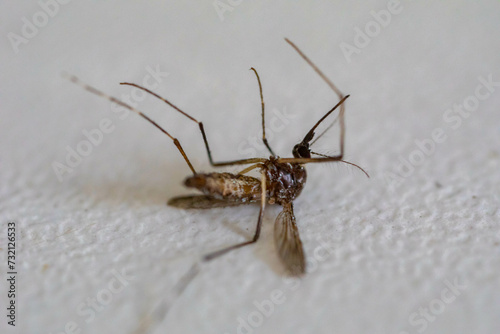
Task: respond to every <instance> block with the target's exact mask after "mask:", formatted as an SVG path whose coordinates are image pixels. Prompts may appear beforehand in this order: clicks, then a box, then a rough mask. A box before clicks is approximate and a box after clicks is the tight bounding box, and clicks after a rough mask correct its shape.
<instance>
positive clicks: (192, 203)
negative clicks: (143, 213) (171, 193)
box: [167, 195, 247, 209]
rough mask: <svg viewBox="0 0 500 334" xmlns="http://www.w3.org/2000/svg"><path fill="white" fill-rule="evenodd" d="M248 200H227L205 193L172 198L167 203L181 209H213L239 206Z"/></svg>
mask: <svg viewBox="0 0 500 334" xmlns="http://www.w3.org/2000/svg"><path fill="white" fill-rule="evenodd" d="M242 204H247V202H238V201H225V200H221V199H217V198H213V197H210V196H205V195H191V196H179V197H174V198H171V199H170V200H169V201H168V202H167V205H170V206H175V207H176V208H180V209H212V208H225V207H228V206H238V205H242Z"/></svg>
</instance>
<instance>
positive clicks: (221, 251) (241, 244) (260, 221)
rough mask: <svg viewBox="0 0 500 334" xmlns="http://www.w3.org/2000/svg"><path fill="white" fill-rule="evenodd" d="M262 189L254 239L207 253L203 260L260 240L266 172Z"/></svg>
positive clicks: (211, 258)
mask: <svg viewBox="0 0 500 334" xmlns="http://www.w3.org/2000/svg"><path fill="white" fill-rule="evenodd" d="M261 189H262V198H261V202H260V212H259V219H258V220H257V227H256V229H255V234H254V236H253V239H252V240H250V241H245V242H242V243H239V244H236V245H233V246H230V247H227V248H224V249H221V250H219V251H216V252H213V253H210V254H207V255H205V256H203V261H210V260H213V259H215V258H217V257H219V256H221V255H223V254H226V253H227V252H230V251H232V250H234V249H237V248H240V247H243V246H247V245H251V244H253V243H255V242H257V240H259V236H260V230H261V228H262V220H263V218H264V209H265V208H266V175H265V174H264V173H262V174H261Z"/></svg>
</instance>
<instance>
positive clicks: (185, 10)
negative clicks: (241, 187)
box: [0, 1, 500, 334]
mask: <svg viewBox="0 0 500 334" xmlns="http://www.w3.org/2000/svg"><path fill="white" fill-rule="evenodd" d="M221 2H222V3H224V4H226V6H229V7H226V8H230V9H231V10H228V11H226V12H224V13H222V17H223V18H224V20H222V21H221V19H220V17H219V15H218V13H217V10H216V9H215V7H214V4H213V3H212V2H210V1H208V2H184V1H183V2H181V1H175V2H162V3H145V2H135V1H106V2H104V3H101V2H91V3H88V2H78V1H74V2H70V3H68V4H64V5H62V4H61V5H60V6H59V9H58V12H57V13H55V14H54V16H53V17H50V18H49V19H48V23H47V24H46V25H45V26H43V27H41V28H39V31H38V32H37V33H36V35H35V36H34V37H32V38H29V39H27V43H25V44H20V45H19V50H18V53H15V50H14V49H13V47H12V45H11V43H10V42H9V37H8V36H9V35H8V34H9V33H11V32H12V33H15V34H18V35H20V34H22V27H23V24H24V23H23V22H24V21H23V17H26V19H27V20H28V21H32V19H33V15H35V14H36V13H38V12H40V11H41V10H42V9H41V7H40V4H38V3H36V2H27V1H24V2H16V4H15V5H13V4H7V3H3V4H2V5H0V6H1V8H0V13H1V14H0V15H1V20H0V21H1V22H2V28H1V30H2V36H3V38H2V39H1V42H0V43H1V47H0V52H1V55H2V57H1V59H2V62H1V63H0V64H1V65H0V66H1V73H2V75H1V80H0V85H1V86H0V96H1V107H0V110H1V111H0V112H1V117H0V127H1V128H0V131H1V134H2V140H1V142H0V152H1V154H0V166H1V167H0V168H1V169H0V171H1V172H0V178H1V182H0V198H1V199H0V203H1V204H0V212H1V218H2V219H1V221H2V230H1V232H0V241H1V246H0V248H2V250H1V252H0V254H1V256H0V259H1V263H0V268H1V271H2V273H4V272H5V271H6V270H5V269H6V264H5V263H6V255H7V254H6V233H7V232H6V224H7V222H9V221H14V222H16V224H17V231H18V234H17V263H18V273H19V274H18V278H17V290H18V296H17V298H16V301H17V306H18V310H17V311H18V313H17V326H16V327H15V328H12V327H11V326H8V325H7V324H6V317H5V315H4V313H6V311H5V303H4V302H6V301H7V298H6V289H7V286H6V281H5V279H4V278H2V280H1V283H0V289H1V293H0V294H1V297H0V300H1V301H2V303H1V309H2V310H3V311H2V316H1V319H2V320H1V322H0V332H2V333H62V332H66V333H69V332H71V326H73V323H74V324H76V326H78V327H77V330H76V331H75V332H78V330H80V332H81V333H333V332H334V333H384V334H386V333H398V334H399V333H421V332H423V333H476V334H483V333H498V332H499V331H500V318H499V317H498V315H499V314H500V289H499V288H500V286H499V285H500V284H499V283H500V275H499V268H500V226H499V224H500V219H499V218H500V211H499V206H498V204H499V189H500V177H499V175H500V174H499V167H500V151H499V142H500V116H499V112H500V110H499V105H500V87H499V86H498V84H497V86H493V87H490V89H491V90H488V88H487V87H486V86H484V85H483V86H482V88H479V89H478V88H477V87H478V86H480V85H482V83H481V80H488V77H490V76H491V78H492V80H493V81H494V82H499V81H500V68H499V63H498V60H499V54H500V40H499V39H498V31H500V20H499V19H498V18H499V13H500V3H499V2H498V1H476V2H470V1H441V2H439V3H436V2H433V1H401V3H400V7H398V8H399V10H400V12H399V14H397V15H391V22H390V23H388V24H387V25H386V26H381V25H380V24H379V27H380V31H379V32H378V33H376V32H377V30H376V24H375V23H373V22H377V21H376V20H375V18H374V16H373V14H372V13H371V11H374V12H375V13H378V12H379V11H381V10H387V8H388V7H387V6H388V2H386V1H368V2H363V3H361V2H360V3H358V2H353V1H341V2H337V1H336V2H331V1H320V2H314V4H310V3H309V2H306V1H303V2H295V1H294V2H285V1H279V2H276V3H274V4H268V3H267V2H264V1H258V2H247V1H243V2H237V1H232V2H231V1H221ZM219 6H220V4H219ZM367 25H368V27H371V29H375V30H373V31H372V32H371V33H372V35H373V37H370V41H369V42H368V43H365V44H367V45H365V46H364V47H361V48H358V50H357V53H353V54H352V55H351V56H350V57H349V60H350V61H348V59H347V58H346V57H345V55H344V53H343V51H342V48H341V44H342V43H346V44H349V45H351V46H355V39H356V35H357V34H358V32H357V31H358V30H357V29H360V30H362V31H364V30H365V28H366V27H367ZM284 37H288V38H290V39H291V40H292V41H294V42H295V43H296V44H297V45H298V46H299V47H301V48H302V50H303V51H304V52H305V53H306V54H307V55H308V56H309V57H310V58H311V59H313V60H314V61H315V63H316V64H317V65H318V66H319V67H320V68H321V69H322V70H323V71H324V72H325V74H326V75H327V76H328V77H329V78H331V79H332V80H333V81H334V82H335V83H336V84H337V85H338V87H339V88H340V89H341V90H342V91H343V92H344V93H346V94H347V93H348V94H351V97H350V98H349V100H348V101H347V104H346V106H347V116H346V117H347V120H346V122H347V138H346V139H347V144H346V159H347V160H349V161H352V162H354V163H357V164H359V165H361V166H363V167H364V168H366V169H367V171H368V172H369V173H370V175H371V178H370V179H367V178H366V177H364V175H363V174H362V173H361V172H359V171H358V170H356V169H354V168H351V167H349V166H347V165H339V164H328V165H322V166H320V165H315V166H308V167H307V170H308V173H309V174H308V175H309V179H308V183H307V185H306V188H305V190H304V192H303V193H302V195H301V196H300V197H299V199H297V200H296V202H295V213H296V216H297V223H298V226H299V229H300V234H301V237H302V241H303V243H304V247H305V251H306V254H307V256H308V259H309V273H308V274H307V275H306V276H305V277H304V278H303V279H302V280H301V281H299V282H296V281H290V280H284V279H283V268H282V266H281V264H280V263H279V260H278V257H277V255H276V252H275V249H274V245H273V238H272V230H273V225H272V224H273V222H274V219H275V217H276V216H277V214H278V213H279V211H280V209H279V208H278V207H270V208H269V209H268V210H267V211H266V214H265V220H264V226H263V231H262V232H263V233H262V238H261V239H260V240H259V242H258V243H257V244H256V245H254V246H251V247H247V248H244V249H240V250H238V251H234V252H232V253H230V254H228V255H226V256H224V257H222V258H220V259H218V260H217V261H214V262H213V263H210V264H209V265H204V266H202V268H201V270H200V273H199V274H198V275H197V276H196V277H195V278H194V279H193V281H192V282H191V283H190V284H189V286H188V287H187V288H186V290H185V291H184V293H183V294H182V295H181V296H180V297H179V298H177V299H176V300H175V301H172V298H171V296H172V294H173V293H172V289H173V288H174V286H175V284H176V282H178V281H179V279H180V278H181V277H182V276H183V275H184V274H185V273H186V272H187V271H188V270H189V268H190V266H191V265H192V264H193V263H194V262H195V261H196V260H197V259H198V258H199V256H201V255H202V254H204V253H206V252H209V251H214V250H217V249H220V248H222V247H224V246H228V245H231V244H234V243H237V242H241V241H244V240H247V239H249V238H251V237H252V235H253V232H254V228H255V223H256V220H257V214H258V208H257V207H254V206H247V207H241V208H228V209H215V210H209V211H197V212H187V211H182V210H178V209H175V208H170V207H167V206H166V205H165V203H166V201H167V200H168V199H169V198H171V197H173V196H176V195H181V194H188V193H190V192H189V191H188V190H186V189H184V187H183V186H182V182H183V179H184V177H186V176H188V175H189V174H190V172H189V169H188V168H187V166H186V164H185V163H184V161H183V160H182V157H181V156H180V154H179V153H178V152H177V151H176V149H175V147H174V145H173V144H172V143H171V141H170V139H169V138H167V137H166V136H165V135H163V134H162V133H161V132H159V131H157V130H156V129H155V128H154V127H152V126H151V125H150V124H148V123H147V122H145V121H144V120H143V119H141V118H139V117H137V116H136V115H134V114H130V115H128V116H126V115H124V114H121V113H120V112H116V110H114V109H112V107H111V105H110V103H109V102H107V101H105V100H103V99H100V98H98V97H95V96H93V95H91V94H89V93H88V92H86V91H84V90H82V89H80V88H79V87H78V86H75V85H73V84H71V83H70V82H68V81H67V80H65V79H63V78H62V77H61V72H62V71H66V72H69V73H72V74H75V75H77V76H78V77H80V78H81V79H82V80H84V81H86V82H88V83H90V84H92V85H94V86H96V87H97V88H99V89H102V90H103V91H105V92H107V93H109V94H112V95H114V96H117V97H121V96H122V95H123V94H130V92H131V89H130V88H129V87H120V86H118V83H119V82H122V81H129V82H135V83H139V84H142V83H143V80H145V78H147V76H148V74H149V72H150V71H151V69H155V68H159V69H160V71H161V72H165V73H168V76H166V75H165V76H160V77H159V79H160V80H161V82H160V83H159V84H157V87H156V88H155V89H154V90H155V91H156V92H158V93H159V94H161V95H162V96H165V97H167V98H169V99H171V101H172V102H173V103H174V104H176V105H178V106H179V107H181V108H183V109H185V110H186V111H187V112H190V113H191V114H192V115H193V116H194V117H196V118H198V119H200V120H203V121H204V124H205V128H206V130H207V134H208V137H209V140H210V142H211V145H212V150H213V154H214V158H215V159H216V160H226V159H240V158H244V157H247V156H248V155H251V154H252V153H255V154H257V155H259V156H266V152H265V151H264V150H262V149H260V148H259V149H256V148H254V145H255V144H254V141H255V142H257V143H258V144H259V145H260V141H259V137H260V131H261V130H260V102H259V96H258V90H257V83H256V80H255V77H254V76H253V73H252V72H250V71H249V70H248V69H249V68H250V67H252V66H253V67H255V68H256V69H257V70H258V71H259V74H260V77H261V80H262V84H263V88H264V96H265V99H266V107H267V112H268V114H267V116H268V119H267V120H268V128H271V127H272V130H268V131H269V133H270V135H269V139H270V142H271V145H272V146H273V148H274V149H275V150H276V151H277V153H278V154H279V155H280V156H289V155H290V154H291V148H292V147H293V145H294V144H295V143H297V142H298V141H299V140H300V139H301V138H302V137H303V135H304V134H305V133H306V132H307V130H308V129H309V128H310V126H311V125H312V124H313V123H314V121H315V120H317V119H319V118H320V117H321V115H322V114H323V113H324V112H325V111H327V110H328V109H329V108H330V107H331V106H333V105H334V104H335V103H336V102H337V98H336V96H335V95H334V94H333V93H332V92H331V91H330V90H329V88H328V87H327V86H326V85H325V84H324V82H322V81H321V79H320V78H319V77H318V76H317V75H316V74H315V73H314V72H313V71H312V70H311V69H310V68H309V67H308V66H307V64H306V63H305V62H304V61H303V60H302V59H301V58H300V57H299V56H298V55H297V54H296V53H295V52H294V51H293V49H292V48H291V47H290V46H289V45H287V44H286V43H285V42H284V40H283V38H284ZM358 42H359V40H358ZM365 42H366V41H365ZM346 44H344V47H345V45H346ZM148 68H149V70H148ZM147 80H149V82H150V83H154V82H155V79H154V78H152V77H149V79H147ZM156 83H158V80H156ZM476 94H480V95H481V96H483V98H481V99H476V100H477V101H478V106H477V107H476V108H472V109H473V111H471V112H467V110H465V109H464V110H465V111H464V115H465V114H466V113H467V114H468V116H467V117H465V116H461V115H460V114H458V113H454V112H453V111H452V112H449V111H447V110H448V109H449V108H453V106H454V104H457V105H460V104H464V103H473V102H474V98H472V97H473V96H476ZM485 95H488V96H487V97H485ZM137 97H139V98H141V96H136V97H135V98H134V97H132V99H133V100H132V101H133V102H137V106H138V108H139V109H141V110H143V111H144V112H146V113H147V114H148V115H149V116H151V117H152V118H153V119H155V120H157V121H158V122H159V123H160V124H161V125H162V126H164V127H165V128H166V129H167V130H168V131H171V132H172V134H173V135H175V136H177V137H178V138H179V140H180V141H181V143H182V145H183V147H184V149H185V150H186V152H187V154H188V155H189V156H190V158H191V159H192V162H193V164H194V166H195V167H196V168H197V169H198V170H200V171H209V170H212V169H211V168H210V166H209V164H208V162H207V159H206V155H205V152H204V147H203V144H202V141H201V136H200V134H199V133H198V129H197V126H196V124H194V123H192V122H190V121H189V120H187V119H186V118H184V117H182V116H181V115H178V114H176V113H175V112H174V111H173V110H172V109H170V108H169V107H168V106H166V105H164V104H163V103H161V102H160V101H157V100H155V99H154V98H152V97H148V98H146V99H144V100H142V101H140V102H138V101H137ZM134 99H135V100H134ZM472 107H474V106H472ZM286 115H288V116H286ZM103 119H109V122H111V125H109V124H108V127H109V126H111V127H112V129H113V130H112V131H111V132H110V133H107V134H104V135H103V138H102V141H101V143H100V144H99V145H97V146H93V147H92V152H91V153H90V154H89V155H88V156H86V157H83V158H82V161H81V163H80V164H79V165H78V166H76V167H75V168H73V171H72V173H70V174H64V175H63V177H62V182H60V181H59V180H58V178H57V176H56V174H55V173H54V171H53V163H54V161H55V162H60V163H65V159H66V155H67V154H68V153H67V152H68V151H67V150H68V147H69V148H70V149H75V150H76V149H77V147H78V145H81V142H82V141H83V140H85V136H84V135H83V133H82V131H84V130H87V131H91V130H92V129H95V128H98V127H99V126H100V124H101V122H102V120H103ZM104 122H106V121H104ZM459 123H460V124H459ZM436 128H438V129H442V133H441V132H440V131H439V130H435V129H436ZM433 135H434V136H435V137H436V138H438V139H439V140H440V141H441V142H439V143H436V142H435V141H433V143H434V144H433V145H432V144H429V140H432V138H433ZM332 138H333V137H332ZM443 138H445V139H443ZM416 141H417V142H421V143H424V144H426V145H427V146H424V148H425V149H426V150H429V152H430V154H424V153H418V152H421V151H422V150H421V149H419V146H417V144H416ZM422 145H423V144H422ZM334 146H335V145H329V142H323V144H322V145H318V147H319V149H322V152H327V153H333V152H334V151H335V150H336V147H334ZM254 151H255V152H254ZM420 157H423V158H422V159H421V160H419V158H420ZM401 159H404V160H406V161H409V160H412V161H413V162H416V163H414V166H411V167H406V169H401V168H402V167H401V164H402V162H401ZM230 170H234V169H230ZM401 174H404V175H402V176H401ZM395 175H400V177H398V181H399V182H398V184H395V183H393V182H389V181H390V180H393V179H394V176H395ZM388 180H389V181H388ZM325 250H328V251H325ZM122 272H124V273H122ZM120 273H122V274H120ZM130 276H133V278H130ZM112 290H113V291H115V292H111V291H112ZM272 300H274V302H273V301H272ZM270 303H272V306H270V305H271V304H270ZM91 305H94V306H91ZM158 305H159V308H157V307H158ZM168 305H171V307H170V311H169V312H168V314H167V315H166V316H164V312H163V311H162V310H164V308H165V307H166V306H168Z"/></svg>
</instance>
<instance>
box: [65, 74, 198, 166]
mask: <svg viewBox="0 0 500 334" xmlns="http://www.w3.org/2000/svg"><path fill="white" fill-rule="evenodd" d="M65 76H67V77H68V79H69V80H70V81H72V82H73V83H75V84H77V85H79V86H81V87H83V89H85V90H87V91H89V92H91V93H93V94H95V95H97V96H100V97H103V98H105V99H107V100H109V101H111V102H114V103H116V104H118V105H120V106H122V107H124V108H127V109H129V110H131V111H133V112H135V113H137V114H139V116H141V117H143V118H145V119H146V120H147V121H148V122H150V123H151V124H153V125H154V126H156V127H157V128H158V129H160V131H161V132H163V133H164V134H166V135H167V136H168V137H170V139H172V141H173V142H174V144H175V146H176V147H177V149H178V150H179V152H180V153H181V154H182V157H183V158H184V160H186V163H187V164H188V166H189V168H190V169H191V171H192V172H193V174H196V170H195V169H194V167H193V165H192V164H191V161H189V158H188V157H187V155H186V152H184V149H183V148H182V146H181V143H180V142H179V141H178V140H177V138H174V137H173V136H172V135H170V133H168V132H167V131H166V130H164V129H163V128H162V127H161V126H159V125H158V124H157V123H156V122H155V121H153V120H152V119H151V118H149V117H148V116H146V115H145V114H143V113H142V112H141V111H139V110H137V109H135V108H133V107H131V106H129V105H128V104H126V103H124V102H122V101H120V100H118V99H117V98H115V97H112V96H109V95H107V94H105V93H103V92H101V91H100V90H98V89H96V88H94V87H92V86H89V85H88V84H86V83H85V82H83V81H81V80H80V79H78V78H77V77H75V76H74V75H67V74H65Z"/></svg>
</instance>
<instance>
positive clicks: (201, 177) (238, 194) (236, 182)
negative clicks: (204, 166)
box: [184, 173, 261, 202]
mask: <svg viewBox="0 0 500 334" xmlns="http://www.w3.org/2000/svg"><path fill="white" fill-rule="evenodd" d="M260 182H261V181H260V180H259V179H256V178H255V177H251V176H246V175H238V174H236V175H235V174H231V173H208V174H196V175H193V176H190V177H188V178H187V179H186V181H185V182H184V184H185V185H186V186H187V187H190V188H196V189H198V190H200V191H201V192H203V193H204V194H205V195H208V196H212V197H214V198H217V199H224V200H227V201H235V202H256V201H259V200H260V198H261V187H260Z"/></svg>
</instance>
